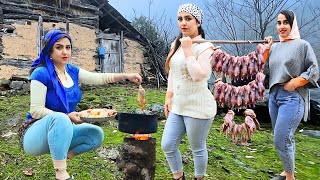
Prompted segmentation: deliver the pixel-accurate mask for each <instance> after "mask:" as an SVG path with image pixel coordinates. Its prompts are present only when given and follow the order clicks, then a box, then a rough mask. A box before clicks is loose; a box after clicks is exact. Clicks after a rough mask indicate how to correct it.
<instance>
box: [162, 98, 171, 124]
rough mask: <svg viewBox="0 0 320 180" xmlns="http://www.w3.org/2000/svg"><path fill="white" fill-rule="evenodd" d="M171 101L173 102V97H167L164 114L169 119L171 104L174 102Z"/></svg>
mask: <svg viewBox="0 0 320 180" xmlns="http://www.w3.org/2000/svg"><path fill="white" fill-rule="evenodd" d="M171 102H172V99H171V98H168V99H166V102H165V104H164V115H165V116H166V119H168V115H169V112H170V111H171V104H172V103H171Z"/></svg>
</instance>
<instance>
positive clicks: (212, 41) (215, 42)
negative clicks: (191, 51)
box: [192, 39, 280, 44]
mask: <svg viewBox="0 0 320 180" xmlns="http://www.w3.org/2000/svg"><path fill="white" fill-rule="evenodd" d="M192 42H193V43H203V42H211V43H214V44H253V43H267V41H265V40H252V41H251V40H239V41H230V40H206V39H204V40H193V41H192ZM273 42H280V40H273Z"/></svg>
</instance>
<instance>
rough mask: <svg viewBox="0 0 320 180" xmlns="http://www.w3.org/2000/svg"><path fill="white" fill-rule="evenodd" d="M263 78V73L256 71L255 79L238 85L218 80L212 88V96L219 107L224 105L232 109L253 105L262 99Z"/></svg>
mask: <svg viewBox="0 0 320 180" xmlns="http://www.w3.org/2000/svg"><path fill="white" fill-rule="evenodd" d="M264 79H265V75H264V74H262V73H258V74H257V76H256V79H255V80H253V81H251V82H249V84H247V85H243V86H238V87H236V86H233V85H229V84H227V83H224V82H222V81H221V80H219V81H218V82H216V84H215V85H214V88H213V95H214V98H215V100H216V101H217V102H218V103H219V105H220V106H221V107H223V106H224V105H226V106H229V107H231V108H232V109H241V108H247V107H248V106H250V107H254V106H255V104H256V103H257V101H258V100H262V101H263V100H264V90H265V88H264V86H263V81H264Z"/></svg>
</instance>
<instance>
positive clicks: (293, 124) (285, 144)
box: [265, 10, 319, 180]
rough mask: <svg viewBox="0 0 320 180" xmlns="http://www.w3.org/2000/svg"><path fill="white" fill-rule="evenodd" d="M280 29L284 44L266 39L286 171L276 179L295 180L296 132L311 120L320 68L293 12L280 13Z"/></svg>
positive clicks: (274, 115) (278, 140)
mask: <svg viewBox="0 0 320 180" xmlns="http://www.w3.org/2000/svg"><path fill="white" fill-rule="evenodd" d="M277 30H278V34H279V38H280V43H276V44H274V45H272V46H271V44H272V37H267V38H266V40H267V41H268V44H266V49H267V51H266V53H265V59H266V60H267V63H268V65H269V69H270V79H269V85H270V94H269V96H270V97H269V113H270V117H271V123H272V128H273V130H274V145H275V148H276V150H277V152H278V156H279V157H280V159H281V161H282V163H283V166H284V171H283V172H282V173H281V174H280V175H278V176H277V177H274V178H272V179H273V180H285V179H286V180H293V179H294V169H295V164H294V159H295V141H294V132H295V131H296V129H297V128H298V125H299V123H300V121H301V120H302V119H304V120H305V121H306V120H307V117H308V111H309V93H308V88H310V87H319V85H318V84H317V80H318V78H319V67H318V63H317V59H316V56H315V54H314V52H313V49H312V47H311V46H310V44H309V43H308V42H307V41H304V40H302V39H300V34H299V29H298V25H297V20H296V17H295V15H294V13H293V12H292V11H288V10H283V11H281V12H280V14H279V15H278V17H277ZM270 47H271V49H270ZM268 49H270V50H268ZM269 51H270V52H269Z"/></svg>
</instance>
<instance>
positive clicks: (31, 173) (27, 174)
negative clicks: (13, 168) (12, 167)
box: [22, 170, 33, 176]
mask: <svg viewBox="0 0 320 180" xmlns="http://www.w3.org/2000/svg"><path fill="white" fill-rule="evenodd" d="M22 172H23V174H24V175H26V176H32V175H33V172H32V170H27V171H22Z"/></svg>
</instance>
